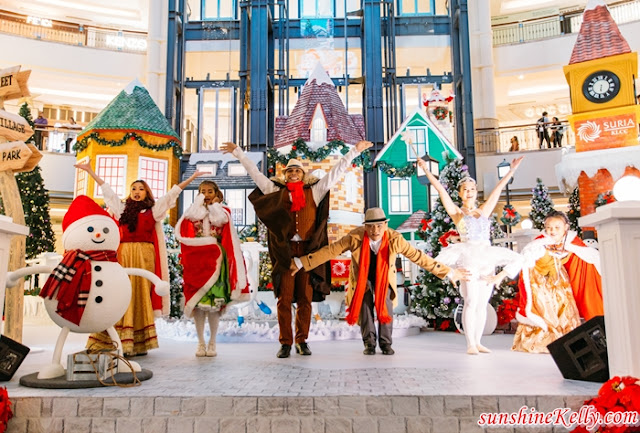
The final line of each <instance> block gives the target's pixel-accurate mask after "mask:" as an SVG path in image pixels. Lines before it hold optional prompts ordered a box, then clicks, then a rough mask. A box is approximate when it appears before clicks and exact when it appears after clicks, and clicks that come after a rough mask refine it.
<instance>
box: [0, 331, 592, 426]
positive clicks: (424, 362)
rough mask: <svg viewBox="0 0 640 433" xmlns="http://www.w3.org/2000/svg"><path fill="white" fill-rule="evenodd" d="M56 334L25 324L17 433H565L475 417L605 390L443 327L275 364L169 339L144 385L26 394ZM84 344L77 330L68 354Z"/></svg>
mask: <svg viewBox="0 0 640 433" xmlns="http://www.w3.org/2000/svg"><path fill="white" fill-rule="evenodd" d="M57 334H58V328H57V327H54V326H27V327H26V328H25V335H24V343H25V344H26V345H27V346H29V347H31V348H32V349H35V350H34V352H36V353H32V354H29V356H28V357H27V358H26V360H25V361H24V363H23V364H22V366H21V367H20V369H19V370H18V372H17V373H16V375H15V376H14V378H13V379H12V380H11V381H10V382H5V383H4V384H3V385H4V386H6V387H7V389H8V392H9V396H10V398H11V400H12V401H13V402H14V413H15V415H16V416H15V417H14V419H13V420H11V422H10V424H9V429H8V431H9V432H47V433H49V432H63V433H71V432H73V433H80V432H91V433H98V432H110V433H124V432H126V433H138V432H140V433H142V432H145V433H146V432H157V433H167V432H180V433H204V432H220V433H236V432H241V433H245V432H251V433H253V432H266V433H269V432H272V433H290V432H291V433H306V432H314V433H315V432H323V433H358V432H365V433H395V432H416V433H418V432H420V433H425V432H433V433H440V432H443V433H467V432H482V431H487V432H490V431H495V432H503V433H510V432H526V431H535V432H567V431H569V430H567V429H566V428H565V427H562V426H556V427H549V426H544V427H536V428H532V427H517V428H515V427H509V428H504V427H494V428H485V429H483V428H480V427H479V426H478V425H477V421H478V418H479V415H480V414H481V413H497V412H508V413H512V412H518V410H519V409H520V408H521V407H522V406H528V407H533V408H535V410H536V411H538V412H541V411H544V412H549V411H552V410H554V409H556V408H564V407H570V408H572V409H575V410H577V409H578V408H579V407H580V406H581V405H582V402H583V401H584V400H585V399H586V398H590V397H592V396H595V395H596V394H597V391H598V389H599V388H600V384H597V383H589V382H580V381H570V380H564V379H563V378H562V376H561V374H560V372H559V371H558V369H557V368H556V366H555V363H554V362H553V360H552V358H551V356H550V355H534V354H526V353H518V352H512V351H511V350H510V347H511V342H512V339H513V336H512V335H508V334H495V335H490V336H486V337H484V339H483V343H484V344H485V345H486V346H487V347H489V348H490V349H492V351H493V353H491V354H480V355H477V356H472V355H467V354H466V353H465V339H464V336H462V335H460V334H455V333H446V332H434V331H427V332H421V333H420V334H419V335H415V336H407V337H403V338H396V339H395V340H394V344H393V347H394V349H395V350H396V354H395V355H393V356H385V355H382V354H381V353H380V352H378V353H377V354H376V355H375V356H366V355H363V354H362V349H363V347H362V343H361V341H358V340H346V341H320V342H314V343H311V344H310V346H311V350H312V351H313V355H312V356H308V357H303V356H300V355H296V354H295V353H292V355H291V358H288V359H278V358H276V357H275V354H276V352H277V350H278V348H279V345H278V343H274V342H270V343H222V344H218V349H217V351H218V356H217V357H215V358H196V357H195V356H194V352H195V348H196V347H195V346H196V345H195V343H193V342H184V341H174V340H170V339H167V338H160V348H159V349H156V350H153V351H150V352H149V354H148V355H147V356H144V357H136V358H134V359H135V360H136V361H137V362H139V363H140V365H141V366H142V367H143V368H145V369H148V370H151V371H152V372H153V378H151V379H150V380H148V381H146V382H143V383H142V385H141V386H138V387H131V388H117V387H109V388H98V389H96V388H92V389H86V390H46V389H35V388H26V387H22V386H20V385H19V384H18V380H19V377H20V376H22V375H25V374H29V373H33V372H34V371H37V370H38V369H39V368H40V367H41V366H43V365H45V364H46V363H47V362H49V361H50V359H51V354H52V351H53V345H54V342H55V339H56V337H57ZM85 341H86V336H82V335H74V334H71V335H70V339H69V340H68V343H67V345H66V346H65V355H66V353H73V352H76V351H80V350H82V349H83V345H84V342H85ZM38 349H41V350H39V351H38ZM378 350H379V349H378ZM63 359H66V356H64V355H63Z"/></svg>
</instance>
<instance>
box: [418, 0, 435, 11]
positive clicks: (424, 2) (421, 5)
mask: <svg viewBox="0 0 640 433" xmlns="http://www.w3.org/2000/svg"><path fill="white" fill-rule="evenodd" d="M433 1H434V0H416V3H417V4H418V11H417V12H418V13H420V14H433V12H434V11H433V7H432V3H433Z"/></svg>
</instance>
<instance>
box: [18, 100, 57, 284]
mask: <svg viewBox="0 0 640 433" xmlns="http://www.w3.org/2000/svg"><path fill="white" fill-rule="evenodd" d="M19 114H20V115H21V116H22V117H24V118H25V120H26V121H27V122H28V123H29V125H30V126H31V127H32V128H33V126H34V124H33V119H32V117H31V110H30V109H29V106H28V105H27V104H26V103H24V104H22V106H21V107H20V112H19ZM32 139H33V136H31V137H29V139H28V140H27V142H28V141H31V140H32ZM16 181H17V183H18V189H19V190H20V196H21V199H22V208H23V209H24V219H25V225H27V226H28V227H29V236H27V248H26V251H27V254H26V255H27V257H26V258H27V259H32V258H34V257H36V256H37V255H38V254H40V253H46V252H51V251H54V249H55V236H54V234H53V228H52V227H51V219H50V218H49V191H48V190H47V189H45V187H44V180H43V179H42V174H41V172H40V166H36V167H35V168H34V169H33V170H31V171H29V172H25V173H18V174H16ZM36 286H37V283H36Z"/></svg>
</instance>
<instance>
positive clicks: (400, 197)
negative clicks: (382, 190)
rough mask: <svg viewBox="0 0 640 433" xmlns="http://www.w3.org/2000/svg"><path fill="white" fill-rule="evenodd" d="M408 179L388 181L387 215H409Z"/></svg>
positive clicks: (409, 186) (409, 190) (409, 195)
mask: <svg viewBox="0 0 640 433" xmlns="http://www.w3.org/2000/svg"><path fill="white" fill-rule="evenodd" d="M409 182H410V180H409V179H389V213H409V212H410V209H411V185H410V184H409Z"/></svg>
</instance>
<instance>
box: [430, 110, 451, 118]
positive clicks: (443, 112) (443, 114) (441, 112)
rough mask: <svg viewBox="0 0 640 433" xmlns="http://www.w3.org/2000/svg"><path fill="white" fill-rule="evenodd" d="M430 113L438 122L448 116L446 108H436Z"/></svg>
mask: <svg viewBox="0 0 640 433" xmlns="http://www.w3.org/2000/svg"><path fill="white" fill-rule="evenodd" d="M431 112H432V113H433V115H434V116H436V119H438V120H444V119H446V118H447V115H448V114H449V110H448V109H447V107H436V108H434V109H433V110H432V111H431Z"/></svg>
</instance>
